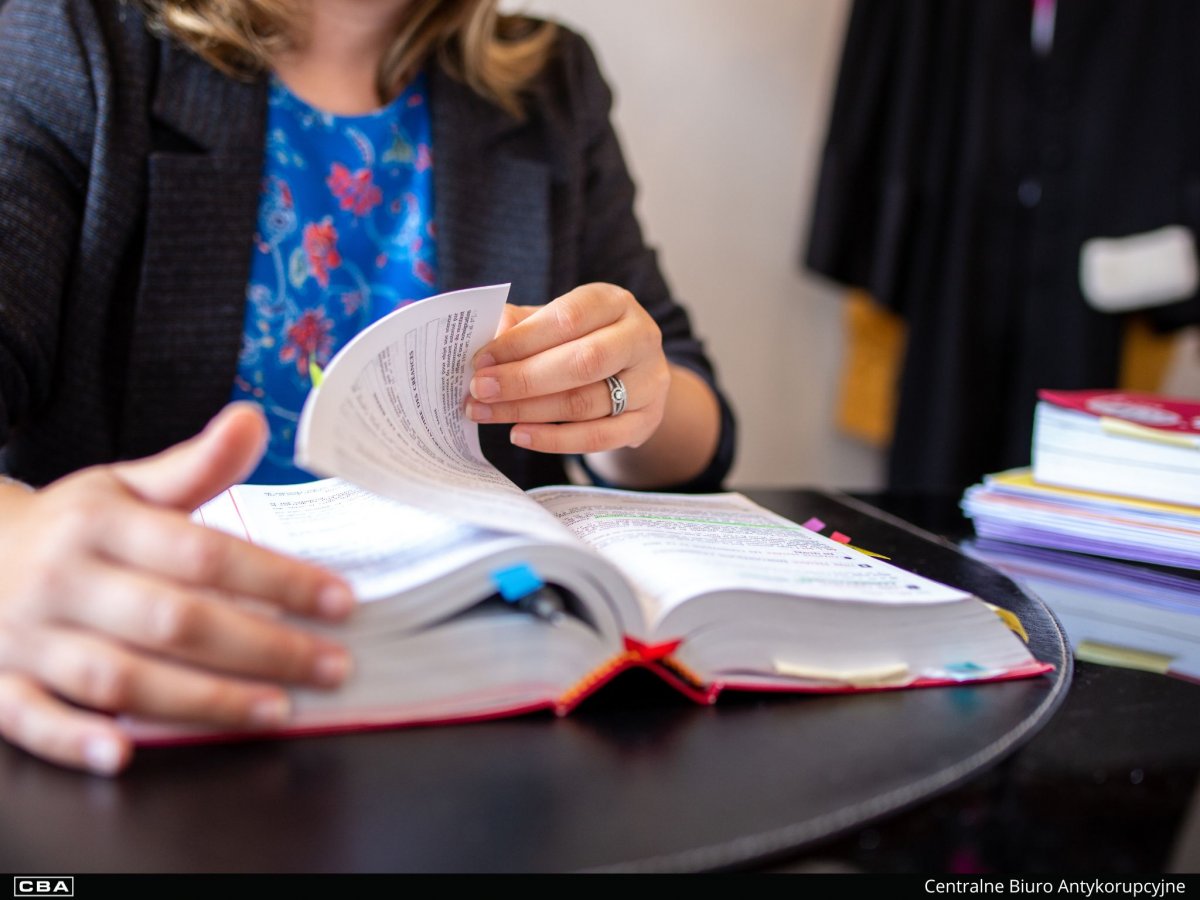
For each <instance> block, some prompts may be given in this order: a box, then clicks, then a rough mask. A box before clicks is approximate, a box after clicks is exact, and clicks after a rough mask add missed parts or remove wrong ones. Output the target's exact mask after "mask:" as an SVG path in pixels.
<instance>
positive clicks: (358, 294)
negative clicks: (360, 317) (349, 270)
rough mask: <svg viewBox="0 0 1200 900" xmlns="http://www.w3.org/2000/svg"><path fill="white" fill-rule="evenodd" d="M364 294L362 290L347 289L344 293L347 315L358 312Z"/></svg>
mask: <svg viewBox="0 0 1200 900" xmlns="http://www.w3.org/2000/svg"><path fill="white" fill-rule="evenodd" d="M362 302H363V295H362V291H347V292H346V293H344V294H342V308H343V309H344V310H345V311H346V315H348V316H352V315H354V314H355V313H356V312H358V310H359V308H360V307H361V306H362Z"/></svg>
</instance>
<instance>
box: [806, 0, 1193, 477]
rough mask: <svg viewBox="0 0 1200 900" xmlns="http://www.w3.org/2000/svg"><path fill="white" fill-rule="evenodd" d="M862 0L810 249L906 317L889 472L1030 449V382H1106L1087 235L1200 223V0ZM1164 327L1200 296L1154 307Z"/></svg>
mask: <svg viewBox="0 0 1200 900" xmlns="http://www.w3.org/2000/svg"><path fill="white" fill-rule="evenodd" d="M1031 8H1032V3H1029V2H1020V0H970V2H961V0H903V2H897V0H856V2H855V5H854V7H853V10H852V13H851V18H850V23H849V27H848V31H847V34H846V39H845V46H844V50H843V56H842V61H841V70H840V76H839V81H838V85H837V94H836V96H835V99H834V104H833V110H832V115H831V119H830V123H829V129H828V135H827V143H826V147H825V151H824V156H823V158H822V161H821V170H820V181H819V186H818V192H817V200H816V203H815V208H814V210H813V221H812V225H811V230H810V237H809V240H808V245H807V247H806V248H805V250H804V256H805V262H806V263H807V265H808V267H809V268H811V269H812V270H814V271H815V272H818V273H821V274H824V275H826V276H828V277H830V278H832V279H834V280H835V281H838V282H841V283H843V284H847V285H853V286H858V287H862V288H864V289H866V290H867V291H869V292H870V293H871V294H872V295H873V296H874V297H875V298H876V299H877V300H878V301H879V302H880V303H882V304H884V305H885V306H887V307H888V308H890V309H892V310H894V311H896V312H897V313H899V314H900V315H902V316H903V317H904V318H905V320H906V321H907V324H908V329H909V342H908V348H907V353H906V358H905V361H904V366H903V372H902V375H901V382H900V399H899V408H898V413H897V421H896V433H895V438H894V442H893V445H892V449H891V453H890V459H889V466H888V480H889V486H890V487H892V488H894V489H908V488H915V489H921V488H934V489H939V488H940V489H947V488H950V489H958V488H961V487H963V486H964V485H966V484H969V483H971V482H972V481H975V480H977V479H978V478H979V477H980V476H981V475H983V474H984V473H986V472H990V471H996V470H999V469H1003V468H1008V467H1011V466H1017V465H1026V464H1028V463H1029V457H1030V437H1031V428H1032V420H1033V406H1034V403H1035V399H1036V391H1037V389H1038V388H1043V387H1045V388H1100V387H1111V386H1113V385H1114V384H1115V382H1116V378H1117V366H1118V355H1119V349H1120V336H1121V327H1122V317H1121V316H1118V315H1112V314H1104V313H1099V312H1096V311H1095V310H1093V309H1092V308H1091V307H1089V306H1088V305H1087V303H1086V302H1085V301H1084V299H1083V295H1082V292H1081V289H1080V284H1079V256H1080V249H1081V246H1082V244H1083V242H1084V241H1085V240H1087V239H1089V238H1093V237H1099V236H1104V237H1119V236H1124V235H1130V234H1136V233H1140V232H1144V231H1150V230H1153V229H1156V228H1159V227H1161V226H1165V225H1173V224H1182V225H1185V226H1187V227H1189V228H1191V229H1192V231H1193V233H1200V104H1198V103H1197V99H1198V93H1200V92H1198V90H1197V87H1198V85H1200V3H1196V2H1194V0H1060V2H1059V3H1058V8H1057V15H1056V27H1055V32H1054V42H1053V47H1052V49H1051V51H1050V52H1049V54H1047V55H1039V54H1038V53H1036V52H1035V51H1034V50H1033V48H1032V45H1031V39H1030V18H1031ZM1152 316H1153V321H1154V323H1155V325H1156V326H1157V327H1159V328H1164V329H1165V328H1172V327H1177V326H1179V325H1181V324H1186V323H1192V322H1195V321H1197V320H1198V319H1200V298H1196V297H1192V298H1187V299H1184V300H1181V301H1178V302H1174V303H1172V304H1169V305H1165V306H1161V307H1158V308H1157V309H1156V310H1154V311H1153V313H1152Z"/></svg>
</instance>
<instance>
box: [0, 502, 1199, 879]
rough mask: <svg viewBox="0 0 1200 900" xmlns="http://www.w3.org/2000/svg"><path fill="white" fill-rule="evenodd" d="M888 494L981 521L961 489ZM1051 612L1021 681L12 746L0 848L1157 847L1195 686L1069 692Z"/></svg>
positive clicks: (1007, 587) (516, 865)
mask: <svg viewBox="0 0 1200 900" xmlns="http://www.w3.org/2000/svg"><path fill="white" fill-rule="evenodd" d="M750 493H752V496H754V497H755V498H756V499H758V500H760V501H761V502H764V503H765V504H767V505H769V506H772V507H774V508H776V509H778V510H779V511H781V512H783V513H784V514H786V515H789V516H791V517H793V518H796V519H798V520H801V521H802V520H803V519H805V518H807V517H808V516H809V515H812V514H814V513H815V514H818V515H821V516H822V518H824V519H825V520H826V521H827V522H829V523H830V524H831V525H833V526H834V527H840V528H841V530H844V531H847V533H850V534H851V535H852V537H854V538H855V539H856V541H858V542H859V543H861V544H862V545H863V546H868V547H869V548H871V549H875V550H877V551H878V552H883V553H888V555H892V556H893V558H894V559H895V560H896V561H897V562H898V563H901V564H903V565H905V566H906V567H908V568H912V569H914V570H916V571H919V572H922V574H926V575H929V576H931V577H935V578H939V579H940V580H943V581H947V582H950V583H956V584H959V585H960V586H962V587H966V588H969V589H972V590H976V591H977V592H979V593H980V594H981V595H982V596H985V597H987V599H993V600H997V601H999V602H1003V603H1005V605H1010V604H1011V605H1014V608H1019V609H1020V611H1021V612H1022V614H1023V618H1025V619H1026V620H1027V621H1033V622H1035V624H1037V623H1036V620H1037V619H1038V616H1039V615H1042V616H1044V615H1045V614H1044V610H1042V611H1041V613H1040V614H1039V612H1038V610H1037V609H1036V608H1035V607H1036V606H1037V604H1036V603H1035V601H1031V600H1029V598H1026V597H1024V596H1023V595H1021V594H1020V593H1019V592H1016V591H1015V589H1014V588H1013V587H1012V586H1011V583H1008V582H1007V580H1006V579H1003V577H1002V576H1000V575H998V573H995V572H993V571H992V570H990V569H987V568H986V567H984V566H982V565H980V564H978V563H976V562H974V561H973V560H968V559H966V558H965V557H962V556H961V555H959V554H957V553H956V551H955V550H954V549H953V547H952V546H951V545H949V544H939V543H936V542H930V541H926V540H924V539H917V538H914V537H912V536H911V535H910V536H908V537H905V536H904V534H903V533H902V529H898V528H896V527H895V526H894V525H892V524H889V523H888V522H887V521H886V520H885V519H879V518H877V517H874V516H870V515H866V514H864V512H863V510H862V509H859V508H856V507H855V506H854V505H853V504H854V503H855V501H853V500H850V499H849V498H846V500H845V503H849V504H851V505H849V506H847V505H845V503H843V502H842V501H840V500H838V499H835V498H830V497H828V496H824V495H820V494H816V493H808V492H750ZM875 499H878V500H879V501H880V503H881V504H882V505H884V506H891V507H892V508H893V509H894V510H895V511H897V512H898V513H900V514H901V515H904V516H906V517H908V518H911V519H915V520H918V521H923V522H924V523H926V524H928V525H930V526H932V527H933V528H934V529H941V530H943V531H947V532H952V531H953V530H954V528H957V529H959V530H961V529H962V527H963V523H962V522H961V520H959V519H958V516H957V513H956V511H955V505H954V499H956V498H926V499H925V500H923V501H921V502H913V501H912V500H911V499H905V498H888V497H880V498H875ZM942 517H944V520H943V518H942ZM950 526H953V527H950ZM851 529H853V530H851ZM889 551H890V552H889ZM997 594H1005V597H1004V598H1003V599H1001V598H1000V597H998V596H996V595H997ZM989 595H991V596H989ZM1046 623H1049V626H1046ZM1041 626H1043V627H1040V628H1039V629H1036V630H1035V633H1034V634H1033V646H1034V648H1035V653H1036V654H1037V655H1038V656H1039V657H1040V658H1043V659H1048V660H1050V661H1054V662H1055V663H1056V665H1057V666H1058V669H1057V672H1056V673H1055V675H1053V676H1044V677H1041V678H1038V679H1030V680H1023V681H1017V682H1010V683H1005V684H993V685H980V686H962V687H953V688H937V689H930V690H918V691H896V692H880V693H874V694H860V695H855V696H822V697H783V696H772V697H762V696H741V697H734V696H726V697H723V698H722V700H721V702H720V703H719V705H718V706H717V707H715V708H702V707H698V706H694V705H690V704H689V703H688V702H687V701H685V700H683V699H682V698H680V697H679V696H678V695H676V694H675V693H673V692H671V691H669V690H668V689H666V688H665V687H663V686H661V685H659V684H658V683H657V682H656V681H655V680H654V679H653V678H651V677H650V676H648V675H639V674H638V673H631V674H630V675H629V676H628V677H625V678H623V679H622V680H621V681H620V682H618V683H616V684H614V685H611V686H610V687H609V688H608V689H606V690H605V691H603V692H601V694H599V695H597V696H596V697H594V698H592V699H591V700H589V701H587V703H585V704H584V706H582V707H581V708H580V709H579V710H577V711H576V712H575V713H573V714H572V715H571V716H569V717H567V718H564V719H560V720H556V719H553V718H552V717H550V716H531V717H526V718H522V719H514V720H508V721H503V722H490V723H481V724H478V725H467V726H454V727H439V728H417V729H405V730H397V731H390V732H380V733H371V734H358V735H344V736H338V737H325V738H309V739H302V740H291V741H275V742H258V743H246V744H237V745H224V746H214V747H193V748H174V749H160V750H154V751H142V752H141V753H140V754H139V758H138V760H137V761H136V762H135V765H134V767H133V769H132V770H131V771H129V772H128V773H127V774H125V775H124V776H122V777H120V778H118V779H115V780H106V779H102V778H97V777H92V776H86V775H79V774H75V773H70V772H64V771H61V770H59V769H56V768H55V767H53V766H50V765H48V764H45V763H42V762H41V761H38V760H35V759H33V758H31V757H29V756H27V755H25V754H22V753H20V752H18V751H15V750H13V749H12V748H10V747H6V746H4V747H0V798H2V800H0V868H2V869H6V870H8V871H10V872H24V873H30V872H43V873H44V872H55V873H63V874H66V873H75V874H78V873H84V872H101V871H117V872H167V873H172V872H210V871H224V872H239V871H240V872H245V871H261V872H397V871H461V870H484V871H504V870H516V871H543V870H576V869H585V870H595V869H601V870H603V869H617V870H631V869H667V870H680V869H713V868H760V869H763V868H765V869H775V870H792V871H838V870H855V871H921V872H930V871H932V872H952V871H956V870H974V871H986V870H995V869H999V870H1001V871H1006V872H1030V873H1032V872H1036V871H1044V870H1050V871H1062V870H1063V869H1064V868H1065V867H1069V866H1075V867H1077V868H1080V869H1084V870H1087V871H1093V872H1100V871H1122V872H1124V871H1149V870H1162V869H1163V868H1164V867H1166V866H1168V865H1170V864H1171V860H1172V859H1176V860H1177V859H1180V858H1181V857H1180V856H1179V854H1180V853H1181V852H1184V851H1181V850H1179V849H1178V847H1177V844H1178V840H1177V839H1178V837H1179V835H1181V834H1184V833H1185V832H1187V830H1188V828H1194V827H1196V826H1194V825H1189V824H1188V820H1187V812H1188V808H1189V805H1190V802H1191V796H1190V795H1191V792H1192V784H1193V782H1194V781H1195V774H1196V768H1197V761H1198V760H1200V753H1197V752H1196V751H1197V750H1198V749H1200V730H1198V728H1197V724H1196V723H1197V721H1198V719H1197V715H1196V713H1197V712H1198V711H1200V690H1198V689H1197V688H1195V687H1194V686H1192V685H1186V684H1182V683H1178V682H1174V681H1171V680H1168V679H1166V678H1163V677H1159V676H1150V675H1141V674H1140V673H1133V672H1127V671H1123V670H1115V669H1114V670H1109V669H1093V668H1089V667H1081V671H1080V673H1079V675H1078V676H1077V679H1076V683H1075V686H1074V687H1073V688H1072V689H1071V690H1070V691H1067V690H1066V685H1067V684H1068V682H1069V679H1070V672H1071V665H1070V661H1069V657H1061V656H1058V657H1056V656H1055V655H1056V654H1060V653H1061V652H1062V650H1063V647H1062V646H1061V636H1060V635H1059V634H1058V633H1057V632H1056V631H1055V629H1054V627H1053V621H1052V619H1050V618H1048V617H1046V618H1045V621H1043V622H1042V623H1041ZM1064 697H1065V698H1066V702H1065V704H1064V703H1063V698H1064ZM1047 723H1048V724H1047ZM1184 843H1186V841H1185V842H1184ZM1185 850H1186V848H1185Z"/></svg>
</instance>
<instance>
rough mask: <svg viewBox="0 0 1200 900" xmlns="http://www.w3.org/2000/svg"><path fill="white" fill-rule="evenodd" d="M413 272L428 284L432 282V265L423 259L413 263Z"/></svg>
mask: <svg viewBox="0 0 1200 900" xmlns="http://www.w3.org/2000/svg"><path fill="white" fill-rule="evenodd" d="M413 274H414V275H416V276H417V277H418V278H420V279H421V280H422V281H423V282H425V283H426V284H428V285H432V284H433V267H432V266H430V265H429V263H427V262H425V260H423V259H418V260H417V261H416V262H414V263H413Z"/></svg>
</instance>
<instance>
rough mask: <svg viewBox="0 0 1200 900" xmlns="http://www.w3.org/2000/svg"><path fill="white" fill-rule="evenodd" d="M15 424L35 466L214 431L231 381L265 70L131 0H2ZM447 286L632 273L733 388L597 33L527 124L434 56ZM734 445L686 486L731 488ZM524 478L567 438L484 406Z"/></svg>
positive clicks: (579, 280) (0, 119)
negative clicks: (168, 25)
mask: <svg viewBox="0 0 1200 900" xmlns="http://www.w3.org/2000/svg"><path fill="white" fill-rule="evenodd" d="M0 4H3V9H2V10H0V445H3V446H4V448H5V451H4V453H5V457H6V459H5V465H6V467H7V470H8V471H10V472H11V473H12V474H13V475H15V476H17V477H20V478H22V479H24V480H27V481H30V482H32V483H35V484H41V483H45V482H47V481H49V480H52V479H54V478H56V477H58V476H60V475H62V474H64V473H67V472H70V471H73V470H75V469H78V468H80V467H82V466H86V465H90V464H93V463H98V462H104V461H110V460H116V459H123V458H131V457H137V456H142V455H145V454H147V453H151V452H154V451H157V450H160V449H162V448H164V447H166V446H168V445H170V444H172V443H174V442H176V441H179V440H181V439H183V438H186V437H188V436H190V435H192V434H195V433H196V432H197V431H198V430H200V429H201V428H202V427H203V425H204V423H205V422H206V421H207V420H208V419H209V418H210V417H211V416H212V415H213V414H215V413H216V412H217V410H219V409H220V408H221V406H222V405H224V404H225V403H226V402H227V401H228V400H229V397H230V394H231V390H232V384H233V376H234V372H235V371H236V368H237V357H238V351H239V348H240V340H241V330H242V320H243V314H244V304H245V289H246V283H247V280H248V278H249V271H250V261H251V240H252V235H253V233H254V229H255V224H256V219H257V210H258V200H259V180H260V178H261V175H262V169H263V153H264V143H265V134H264V132H265V122H266V97H267V92H266V82H265V79H263V78H259V79H255V80H250V81H236V80H233V79H230V78H228V77H226V76H224V75H222V74H220V73H219V72H217V71H216V70H215V69H213V68H211V67H210V66H209V65H207V64H206V63H205V62H203V61H202V60H201V59H199V58H198V57H196V56H195V55H194V54H192V53H190V52H188V51H186V50H184V49H182V48H181V47H179V46H177V45H175V44H173V43H171V42H169V41H163V40H159V39H158V38H156V37H154V36H152V35H150V34H149V33H148V32H147V31H146V28H145V25H144V22H143V20H142V17H141V15H140V14H139V13H138V12H137V11H136V10H135V9H133V8H131V7H130V6H128V5H126V4H123V3H120V2H118V0H8V2H4V0H0ZM429 85H430V94H431V105H432V109H433V146H434V154H435V158H436V162H435V166H434V169H435V202H436V204H437V207H436V218H437V224H438V275H439V280H440V283H439V285H438V287H439V289H440V290H452V289H455V288H461V287H469V286H473V285H478V284H491V283H497V282H504V281H511V282H512V293H511V299H512V302H514V303H520V304H536V303H544V302H546V301H547V300H549V299H551V298H553V297H555V296H557V295H558V294H561V293H563V292H565V291H567V290H569V289H570V288H572V287H574V286H576V285H579V284H583V283H587V282H589V281H608V282H613V283H615V284H620V285H622V286H624V287H626V288H628V289H629V290H630V291H632V292H633V293H634V294H635V295H636V296H637V297H638V299H639V300H640V301H641V302H642V303H643V304H644V305H645V306H646V308H647V309H648V310H649V311H650V312H651V314H652V315H653V316H654V318H655V319H656V320H657V322H658V324H659V326H660V327H661V329H662V332H663V341H664V347H665V349H666V352H667V355H668V357H669V358H670V359H671V360H672V361H673V362H676V363H679V364H681V365H684V366H687V367H689V368H691V369H693V370H694V371H696V372H698V373H700V374H701V375H703V376H704V377H705V378H706V379H707V380H708V381H709V382H710V383H713V384H714V386H715V382H714V378H713V374H712V369H711V366H710V365H709V362H708V361H707V359H706V358H705V355H704V352H703V348H702V347H701V345H700V343H699V342H698V341H697V340H696V339H695V337H694V336H693V335H692V333H691V329H690V326H689V323H688V318H687V315H686V314H685V312H684V310H683V309H682V308H681V307H679V306H678V305H676V304H675V303H674V302H673V300H672V299H671V295H670V292H669V290H668V288H667V286H666V284H665V282H664V281H663V278H662V276H661V274H660V273H659V270H658V267H657V264H656V262H655V258H654V254H653V253H652V251H650V250H649V249H648V248H647V247H646V246H645V244H644V243H643V240H642V235H641V231H640V229H639V227H638V224H637V222H636V220H635V218H634V214H633V195H634V186H633V184H632V182H631V180H630V178H629V175H628V173H627V171H626V168H625V164H624V162H623V160H622V157H621V152H620V148H619V146H618V143H617V140H616V136H615V134H614V132H613V130H612V128H611V125H610V123H609V118H608V113H609V107H610V101H611V96H610V93H609V90H608V88H607V87H606V86H605V83H604V81H603V79H602V76H601V74H600V72H599V69H598V67H597V65H596V62H595V59H594V58H593V56H592V54H591V51H590V50H589V48H588V47H587V45H586V43H585V42H584V41H583V40H582V39H581V38H580V37H579V36H577V35H575V34H573V33H571V32H569V31H567V30H565V29H564V30H563V32H562V36H561V39H560V41H559V45H558V48H557V51H556V53H555V54H554V56H553V59H552V61H551V63H550V64H549V65H548V66H547V68H546V70H545V71H544V72H543V74H542V75H541V76H540V77H539V79H538V80H537V82H536V84H534V85H533V87H532V90H531V91H530V94H529V98H528V104H527V109H528V112H529V115H528V118H527V119H526V120H525V121H524V122H519V121H517V120H515V119H514V118H512V117H511V116H509V115H508V114H507V113H505V112H503V111H502V110H500V109H499V108H498V107H496V106H494V105H492V104H490V103H488V102H486V101H485V100H483V99H482V98H480V97H479V96H478V95H476V94H474V93H473V92H471V91H470V90H469V89H468V88H466V87H465V86H463V85H462V84H460V83H459V82H457V81H455V80H453V79H452V78H450V77H449V76H448V75H446V73H445V72H443V71H442V70H441V69H440V68H438V67H436V66H431V67H430V71H429ZM722 406H723V420H724V421H723V426H722V440H721V447H720V450H719V452H718V454H717V457H716V458H715V459H714V460H713V464H712V465H711V466H710V467H709V470H708V471H707V472H705V473H704V475H703V476H702V477H701V478H699V479H697V480H696V481H695V482H694V483H692V484H689V485H685V486H681V487H684V488H686V489H694V490H707V489H715V488H716V487H717V486H718V485H719V482H720V480H721V479H722V478H723V477H724V475H725V473H726V471H727V470H728V467H729V464H730V462H731V459H732V453H733V437H734V429H733V418H732V416H731V414H730V412H729V407H728V405H727V404H725V402H724V400H722ZM483 432H484V437H483V440H484V448H485V451H486V452H487V454H488V456H489V458H491V459H492V460H493V462H495V463H496V464H497V465H498V466H499V467H500V468H501V469H502V470H503V471H505V472H506V474H508V475H509V476H510V477H511V478H513V479H514V480H515V481H517V483H519V484H521V485H522V486H524V487H528V486H532V485H535V484H547V483H555V482H561V481H563V480H564V477H565V476H564V472H563V469H562V461H561V459H559V458H557V457H553V456H548V455H545V454H535V453H530V452H528V451H521V450H519V449H518V448H514V447H512V446H511V445H510V444H509V443H508V442H507V440H506V429H504V428H502V427H499V426H497V427H495V428H489V427H485V428H484V429H483Z"/></svg>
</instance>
